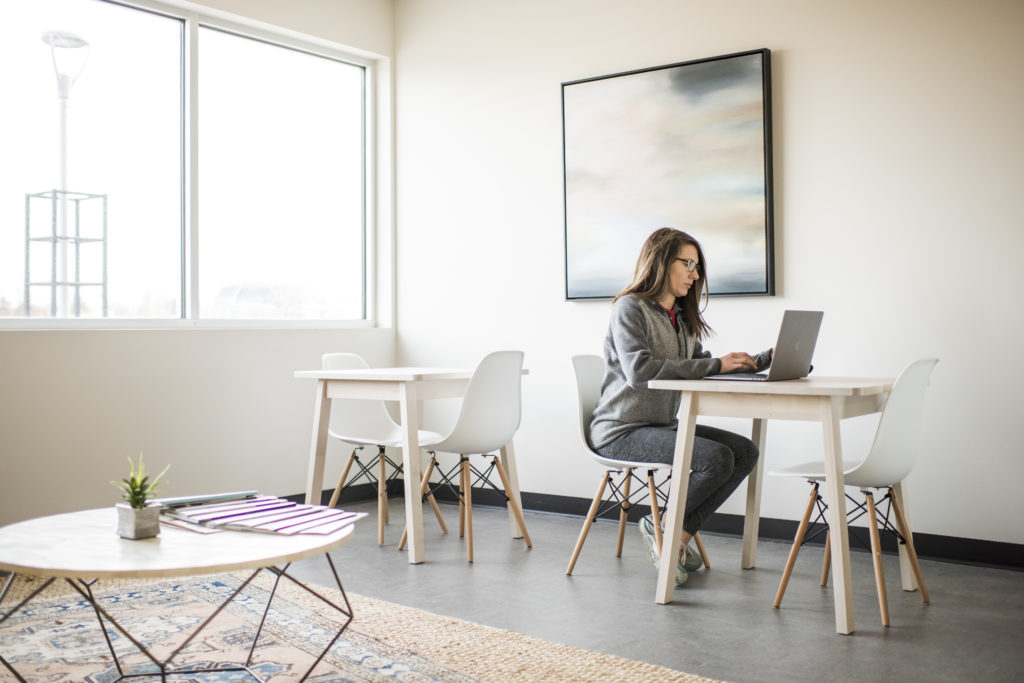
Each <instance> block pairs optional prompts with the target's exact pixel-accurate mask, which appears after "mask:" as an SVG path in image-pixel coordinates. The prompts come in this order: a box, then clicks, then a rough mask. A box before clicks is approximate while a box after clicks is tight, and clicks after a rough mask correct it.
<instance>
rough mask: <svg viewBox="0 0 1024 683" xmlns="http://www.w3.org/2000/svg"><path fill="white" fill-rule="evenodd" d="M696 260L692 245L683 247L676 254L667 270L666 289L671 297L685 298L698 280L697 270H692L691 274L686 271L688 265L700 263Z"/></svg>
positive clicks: (696, 255) (696, 256) (696, 254)
mask: <svg viewBox="0 0 1024 683" xmlns="http://www.w3.org/2000/svg"><path fill="white" fill-rule="evenodd" d="M698 259H699V254H698V253H697V247H695V246H693V245H692V244H686V245H683V247H682V248H681V249H680V250H679V253H678V254H676V258H675V260H674V261H672V265H671V266H669V270H668V289H669V292H671V294H672V296H673V297H681V296H686V293H687V292H689V291H690V288H691V287H692V286H693V284H694V283H695V282H696V281H697V280H699V279H700V270H699V269H698V268H694V269H693V272H690V271H689V270H688V269H687V267H688V266H689V265H692V264H698V263H700V261H699V260H698ZM667 293H668V292H666V294H667ZM666 298H667V297H666Z"/></svg>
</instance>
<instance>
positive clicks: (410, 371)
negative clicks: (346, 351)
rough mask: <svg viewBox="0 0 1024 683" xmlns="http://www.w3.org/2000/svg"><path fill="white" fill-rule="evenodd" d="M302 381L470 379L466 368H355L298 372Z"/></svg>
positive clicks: (470, 372) (470, 374)
mask: <svg viewBox="0 0 1024 683" xmlns="http://www.w3.org/2000/svg"><path fill="white" fill-rule="evenodd" d="M295 376H296V377H297V378H300V379H347V380H367V381H374V382H421V381H426V380H439V379H469V378H470V377H472V376H473V370H472V369H468V370H467V369H465V368H413V367H408V368H354V369H350V370H297V371H296V372H295Z"/></svg>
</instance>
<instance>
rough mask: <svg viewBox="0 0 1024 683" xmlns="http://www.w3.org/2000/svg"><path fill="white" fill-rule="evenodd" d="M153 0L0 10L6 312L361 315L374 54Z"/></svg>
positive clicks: (58, 315) (53, 2)
mask: <svg viewBox="0 0 1024 683" xmlns="http://www.w3.org/2000/svg"><path fill="white" fill-rule="evenodd" d="M153 7H156V6H155V5H153V6H147V7H131V6H126V5H123V4H115V3H112V2H106V1H105V0H50V1H49V2H46V3H38V2H35V1H33V0H21V1H19V3H18V9H17V10H15V11H14V12H9V13H8V14H7V16H8V20H7V21H5V22H3V23H0V59H2V60H3V63H5V64H8V65H11V64H17V65H18V68H17V69H14V68H5V69H3V70H2V71H0V73H2V74H3V75H2V76H0V78H2V79H3V83H2V86H0V87H2V88H3V92H5V94H9V95H10V96H11V97H10V100H9V101H10V102H17V103H18V106H16V107H7V108H5V109H6V112H5V122H6V125H5V126H3V127H0V145H2V147H0V148H2V149H3V150H4V154H3V155H2V160H0V318H4V319H6V320H8V321H10V320H16V319H19V318H21V319H26V320H32V321H39V320H53V319H61V320H68V319H75V318H88V319H91V320H93V321H96V320H102V319H115V320H121V321H122V322H123V321H124V320H125V319H129V320H164V321H169V320H175V319H178V320H180V319H189V320H196V319H211V320H226V319H235V320H238V319H243V320H253V319H259V320H281V321H284V320H306V321H309V320H315V321H337V320H361V319H365V318H366V317H367V288H366V282H367V281H368V273H367V248H366V244H367V239H366V224H367V210H366V206H367V203H366V197H367V194H368V191H369V188H368V187H367V182H366V177H367V174H366V168H367V154H366V149H367V142H366V141H367V135H366V124H365V121H366V114H367V97H366V79H367V71H368V69H369V68H370V64H369V63H368V62H362V63H361V62H360V60H359V59H357V58H353V57H351V56H349V55H344V54H342V53H339V52H336V51H334V50H330V49H326V48H321V47H319V46H310V45H307V44H303V43H300V42H299V41H297V40H295V39H292V38H290V37H286V36H283V35H282V36H277V35H273V34H267V33H266V32H263V31H260V32H258V33H257V32H256V31H247V30H246V29H245V28H244V27H241V28H240V27H238V26H228V25H225V24H223V23H221V22H219V21H217V20H214V19H213V18H207V17H203V16H196V15H191V14H185V13H182V15H181V16H170V15H168V14H167V13H166V11H165V10H166V8H165V7H164V6H161V9H160V11H159V12H157V11H154V10H153ZM192 41H194V49H192V48H193V42H192ZM189 55H191V56H192V58H194V63H193V62H192V61H191V60H190V59H186V56H189ZM192 74H195V77H194V78H192V77H191V75H192ZM186 103H191V107H190V106H188V105H187V104H186Z"/></svg>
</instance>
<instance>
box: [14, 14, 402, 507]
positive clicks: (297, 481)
mask: <svg viewBox="0 0 1024 683" xmlns="http://www.w3.org/2000/svg"><path fill="white" fill-rule="evenodd" d="M177 4H178V5H179V6H183V5H185V3H177ZM205 4H206V5H207V6H209V7H212V8H214V9H217V10H222V11H225V12H235V13H236V14H238V15H241V16H242V17H243V18H244V20H246V21H256V22H264V23H269V24H275V25H278V26H281V27H283V28H285V29H288V30H291V31H295V32H299V33H305V34H308V35H310V36H313V37H314V38H318V39H322V40H327V41H332V42H335V43H339V44H343V45H348V46H350V47H353V48H355V49H357V50H360V51H363V52H366V53H373V54H375V55H378V56H380V57H381V59H382V60H384V69H383V74H382V78H384V79H389V78H390V69H389V68H388V67H387V64H386V61H387V58H389V57H390V55H391V50H392V38H393V6H392V4H391V3H390V2H379V1H378V0H290V1H289V2H287V3H283V2H273V1H271V0H260V1H255V0H244V1H240V0H208V2H206V3H205ZM381 108H382V111H383V114H384V116H383V117H382V118H383V119H384V122H385V125H387V124H386V121H387V119H388V118H389V117H390V112H391V102H390V101H389V100H384V101H383V102H382V103H381ZM384 153H385V155H386V156H388V155H390V153H391V152H390V142H388V144H387V145H385V146H384ZM386 166H387V165H385V169H384V170H383V171H382V172H387V173H389V172H390V170H389V169H387V168H386ZM376 208H377V211H378V213H379V215H381V217H382V219H383V224H384V225H385V226H387V225H389V224H388V221H389V220H390V216H391V210H392V207H391V201H390V199H389V198H388V195H387V193H386V192H384V193H381V196H380V201H379V205H378V206H377V207H376ZM391 239H392V235H391V230H390V228H389V227H388V228H386V229H385V230H384V231H383V232H382V234H380V235H378V236H377V243H376V246H377V248H378V249H377V254H378V256H379V257H380V260H379V262H378V264H377V273H378V275H379V277H380V278H381V279H382V283H381V286H380V287H379V291H380V293H381V297H380V301H379V302H378V303H379V306H378V315H379V317H380V319H382V320H383V321H385V322H386V323H390V321H391V318H392V310H391V309H392V300H391V297H392V291H391V285H390V283H391V279H392V269H391V263H390V250H391ZM328 351H354V352H357V353H360V354H362V355H364V356H365V357H366V358H367V359H368V360H369V362H370V363H372V364H374V365H388V364H391V363H392V362H393V361H394V357H395V350H394V330H393V328H392V327H390V326H387V327H382V328H379V329H349V330H338V329H335V330H308V329H307V330H255V329H249V330H238V329H236V330H209V329H181V330H164V331H160V330H146V331H138V330H136V331H131V330H102V331H27V330H5V331H0V524H6V523H10V522H14V521H17V520H21V519H26V518H29V517H34V516H39V515H45V514H54V513H58V512H64V511H68V510H76V509H82V508H86V507H100V506H104V505H109V504H112V503H113V502H114V501H116V500H117V492H116V491H115V490H114V488H113V487H112V486H111V485H110V484H109V482H110V481H111V480H112V479H117V478H120V477H122V476H124V475H125V474H126V472H127V466H128V463H127V462H126V458H127V457H132V458H136V457H137V456H138V454H139V453H140V452H142V453H144V454H145V460H146V462H147V463H148V464H149V466H150V468H151V469H153V468H162V467H163V466H164V465H166V464H168V463H170V464H171V469H170V471H169V472H168V474H167V484H166V485H165V486H164V487H163V488H162V491H161V493H162V495H168V496H172V495H184V494H191V493H199V492H204V491H206V492H212V491H228V490H240V489H257V490H260V491H261V492H264V493H269V494H276V495H287V494H294V493H301V492H303V491H304V490H305V484H306V464H307V462H308V458H309V447H310V437H311V423H312V416H313V397H314V391H315V385H314V383H313V382H311V381H309V380H297V379H295V378H294V377H293V372H294V371H295V370H300V369H315V368H318V367H319V366H320V355H321V354H323V353H325V352H328ZM344 455H347V453H342V451H341V449H340V448H339V447H338V445H336V444H331V446H330V447H329V451H328V468H329V469H328V472H332V473H333V472H338V471H340V469H341V466H342V464H343V459H342V458H343V456H344ZM331 476H336V475H333V474H332V475H331ZM332 483H333V482H332Z"/></svg>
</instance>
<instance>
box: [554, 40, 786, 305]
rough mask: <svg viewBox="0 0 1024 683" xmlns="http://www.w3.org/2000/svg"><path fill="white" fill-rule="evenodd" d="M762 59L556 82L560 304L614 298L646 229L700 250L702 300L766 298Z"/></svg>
mask: <svg viewBox="0 0 1024 683" xmlns="http://www.w3.org/2000/svg"><path fill="white" fill-rule="evenodd" d="M769 62H770V52H769V50H767V49H763V50H753V51H750V52H743V53H737V54H732V55H725V56H721V57H712V58H708V59H701V60H696V61H691V62H683V63H679V64H670V65H667V66H660V67H652V68H649V69H641V70H638V71H631V72H628V73H621V74H613V75H610V76H601V77H598V78H590V79H584V80H578V81H571V82H567V83H563V84H562V124H563V137H564V150H563V151H564V159H563V161H564V170H565V275H566V277H565V284H566V298H567V299H604V298H609V297H613V296H615V295H616V294H617V293H618V292H620V291H621V290H622V289H623V288H625V287H626V286H627V285H628V284H629V282H630V280H631V279H632V275H633V267H634V265H635V263H636V257H637V255H638V254H639V253H640V247H641V245H642V244H643V242H644V240H645V239H646V238H647V236H648V235H650V234H651V233H652V232H654V230H656V229H657V228H660V227H663V226H670V227H674V228H679V229H680V230H684V231H686V232H688V233H690V234H691V235H693V236H694V237H696V238H697V240H698V241H699V242H700V243H701V246H702V247H703V249H704V253H705V257H706V258H707V261H708V282H707V284H708V289H709V291H710V293H711V294H712V295H758V294H759V295H770V294H774V293H775V286H774V272H773V250H772V178H771V169H772V156H771V95H770V93H771V85H770V84H771V79H770V64H769Z"/></svg>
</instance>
